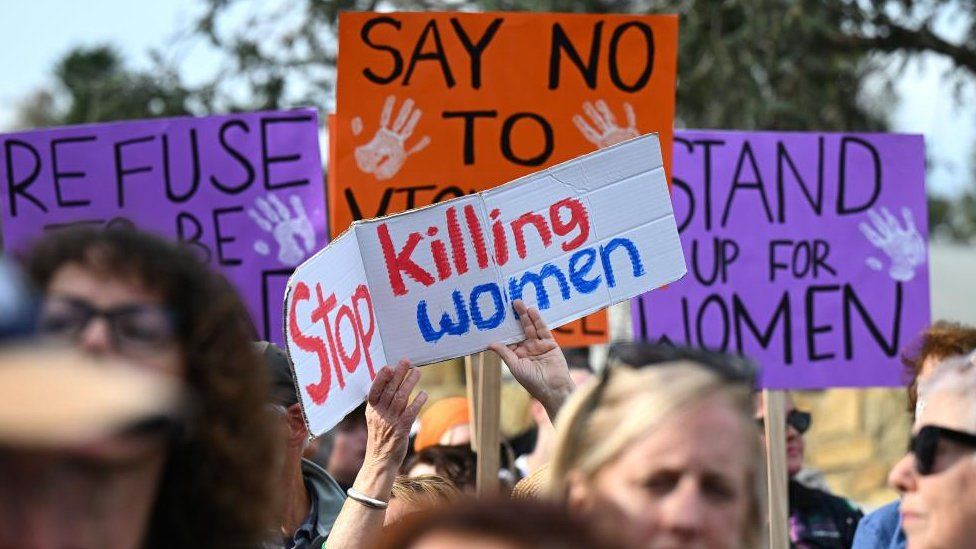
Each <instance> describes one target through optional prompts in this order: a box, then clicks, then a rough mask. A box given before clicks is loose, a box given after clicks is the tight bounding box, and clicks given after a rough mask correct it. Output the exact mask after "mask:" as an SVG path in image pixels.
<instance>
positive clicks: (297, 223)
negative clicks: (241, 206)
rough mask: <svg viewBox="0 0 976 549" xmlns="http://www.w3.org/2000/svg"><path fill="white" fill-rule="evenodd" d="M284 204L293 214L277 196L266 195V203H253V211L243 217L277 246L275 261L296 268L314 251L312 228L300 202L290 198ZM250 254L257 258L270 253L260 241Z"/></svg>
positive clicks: (295, 197) (256, 201) (261, 201)
mask: <svg viewBox="0 0 976 549" xmlns="http://www.w3.org/2000/svg"><path fill="white" fill-rule="evenodd" d="M288 201H289V202H290V203H291V208H292V210H293V212H294V213H293V212H292V211H289V210H288V208H287V207H286V206H285V205H284V204H283V203H282V202H281V200H280V199H279V198H278V197H277V196H275V195H273V194H269V195H268V197H267V199H265V198H258V199H257V200H255V202H254V204H255V206H256V208H257V209H255V208H248V209H247V215H248V216H250V218H251V219H252V220H254V222H255V223H257V225H258V227H261V229H263V230H264V231H266V232H268V233H271V235H272V236H273V237H274V239H275V242H277V243H278V261H280V262H282V263H284V264H285V265H297V264H299V263H301V261H302V260H303V259H305V258H306V257H308V256H309V254H311V253H312V252H314V251H315V228H314V227H312V222H311V221H310V220H309V219H308V214H306V213H305V206H304V205H303V204H302V199H301V198H299V196H298V195H294V194H293V195H291V197H290V198H289V199H288ZM258 210H260V212H259V211H258ZM254 251H256V252H257V253H259V254H261V255H268V254H269V253H271V249H270V247H269V246H268V243H267V242H265V241H264V240H258V241H257V242H255V243H254Z"/></svg>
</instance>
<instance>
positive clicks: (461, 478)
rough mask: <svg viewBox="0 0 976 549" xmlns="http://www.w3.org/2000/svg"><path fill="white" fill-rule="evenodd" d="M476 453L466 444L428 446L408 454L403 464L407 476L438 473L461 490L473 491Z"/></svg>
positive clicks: (476, 460)
mask: <svg viewBox="0 0 976 549" xmlns="http://www.w3.org/2000/svg"><path fill="white" fill-rule="evenodd" d="M477 462H478V455H477V454H475V453H474V451H473V450H472V449H471V446H470V445H468V444H460V445H457V446H441V445H437V446H428V447H426V448H424V449H423V450H421V451H419V452H417V453H416V454H414V455H412V456H410V457H409V458H408V459H407V461H406V463H405V464H404V466H403V472H404V473H405V474H406V475H407V476H411V477H415V476H419V475H438V476H440V477H443V478H446V479H447V480H449V481H450V482H451V483H452V484H453V485H454V486H455V487H457V489H458V490H461V491H462V492H468V493H470V492H474V489H475V470H476V468H477Z"/></svg>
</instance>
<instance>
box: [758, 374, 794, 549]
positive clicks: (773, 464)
mask: <svg viewBox="0 0 976 549" xmlns="http://www.w3.org/2000/svg"><path fill="white" fill-rule="evenodd" d="M763 405H764V407H765V410H764V412H765V416H764V417H765V418H766V421H765V425H766V474H767V487H768V490H769V547H789V546H790V536H789V524H788V521H789V493H788V491H787V489H788V482H787V480H788V476H789V474H788V473H787V470H786V393H784V392H783V391H767V390H763Z"/></svg>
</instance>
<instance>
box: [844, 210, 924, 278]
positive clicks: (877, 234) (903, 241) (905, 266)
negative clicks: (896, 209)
mask: <svg viewBox="0 0 976 549" xmlns="http://www.w3.org/2000/svg"><path fill="white" fill-rule="evenodd" d="M901 214H902V217H903V218H904V219H905V227H904V228H902V226H901V224H900V223H899V222H898V220H897V219H895V216H893V215H891V212H890V211H888V208H885V207H884V206H882V207H881V214H880V215H879V214H878V212H876V211H874V210H870V211H869V212H868V217H870V218H871V222H872V223H873V225H874V227H873V228H872V227H871V226H869V225H868V224H867V223H865V222H863V221H862V222H861V223H859V224H858V228H859V229H860V230H861V233H862V234H864V236H865V237H866V238H867V239H868V241H870V242H871V244H874V246H875V247H877V248H878V249H880V250H882V251H884V253H886V254H887V255H888V258H889V259H890V260H891V267H890V268H889V269H888V274H889V275H890V276H891V278H892V279H893V280H897V281H899V282H908V281H909V280H911V279H913V278H915V267H917V266H919V265H921V264H922V263H924V262H925V241H923V240H922V236H921V235H919V234H918V229H916V228H915V217H914V216H913V215H912V211H911V210H909V209H908V208H902V209H901ZM872 259H874V258H868V266H870V267H871V268H873V269H875V270H878V267H879V263H878V261H877V260H875V261H871V260H872Z"/></svg>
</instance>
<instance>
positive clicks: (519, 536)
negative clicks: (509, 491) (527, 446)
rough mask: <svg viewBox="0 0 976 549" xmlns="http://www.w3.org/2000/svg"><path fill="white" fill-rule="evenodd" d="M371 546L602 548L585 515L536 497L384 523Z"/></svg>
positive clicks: (466, 505)
mask: <svg viewBox="0 0 976 549" xmlns="http://www.w3.org/2000/svg"><path fill="white" fill-rule="evenodd" d="M375 547H376V549H387V548H389V549H450V548H454V547H465V548H467V549H539V548H541V549H557V548H558V549H605V548H609V547H618V545H615V544H611V543H608V542H607V541H606V540H605V539H600V538H598V537H597V536H596V535H595V533H594V531H593V529H592V528H590V527H589V525H588V524H587V523H586V522H585V521H579V520H573V519H572V517H570V516H568V515H567V514H566V513H565V512H564V511H563V510H561V509H559V508H556V507H553V506H551V505H547V504H545V503H543V502H538V501H524V500H523V501H519V500H497V501H492V500H470V501H465V502H461V503H458V504H456V505H451V506H450V507H441V508H437V509H431V510H428V511H424V512H420V513H417V514H414V515H412V516H410V517H407V518H406V519H404V520H402V521H400V522H398V523H397V524H394V525H392V526H391V527H390V528H387V529H386V530H385V531H384V533H383V536H382V538H381V540H380V542H379V543H378V544H377V545H376V546H375Z"/></svg>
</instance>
